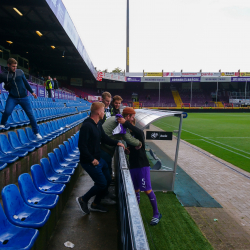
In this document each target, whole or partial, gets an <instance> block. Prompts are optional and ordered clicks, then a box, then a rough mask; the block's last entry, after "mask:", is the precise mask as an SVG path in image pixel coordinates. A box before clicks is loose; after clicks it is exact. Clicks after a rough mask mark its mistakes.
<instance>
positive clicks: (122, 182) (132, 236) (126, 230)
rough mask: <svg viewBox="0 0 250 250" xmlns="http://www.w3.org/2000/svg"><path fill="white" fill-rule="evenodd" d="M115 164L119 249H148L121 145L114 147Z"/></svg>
mask: <svg viewBox="0 0 250 250" xmlns="http://www.w3.org/2000/svg"><path fill="white" fill-rule="evenodd" d="M115 166H116V175H117V179H118V197H119V211H120V233H121V247H120V248H119V249H124V250H149V246H148V240H147V236H146V233H145V229H144V225H143V221H142V218H141V213H140V209H139V206H138V202H137V199H136V196H135V191H134V186H133V183H132V179H131V176H130V172H129V169H128V165H127V160H126V157H125V154H124V150H123V149H122V148H121V147H117V149H116V154H115Z"/></svg>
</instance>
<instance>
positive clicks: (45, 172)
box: [0, 132, 80, 250]
mask: <svg viewBox="0 0 250 250" xmlns="http://www.w3.org/2000/svg"><path fill="white" fill-rule="evenodd" d="M78 140H79V132H78V133H77V134H75V135H74V136H72V137H71V138H69V139H68V141H64V142H63V143H64V145H59V148H55V149H54V153H49V154H48V158H49V160H48V159H47V158H43V159H40V164H41V166H40V165H39V164H35V165H33V166H31V175H32V179H31V176H30V175H29V174H28V173H25V174H22V175H20V176H19V178H18V186H19V190H20V191H19V190H18V187H17V186H16V185H14V184H10V185H7V186H5V187H4V188H3V189H2V201H3V207H4V211H3V209H2V206H1V205H0V249H15V250H21V249H31V248H32V247H33V245H34V243H35V241H36V239H37V237H38V235H39V231H38V229H39V228H41V227H43V226H44V225H45V224H46V223H47V221H48V219H49V217H50V215H51V211H50V210H51V209H53V208H54V207H55V206H56V205H57V203H58V201H59V195H60V194H61V193H63V191H64V190H65V188H66V185H67V183H69V181H70V179H71V175H73V174H74V172H75V168H76V167H77V166H78V162H79V155H80V153H79V149H78V146H77V143H78ZM66 145H67V146H66ZM58 155H60V161H59V160H58ZM32 180H33V181H32Z"/></svg>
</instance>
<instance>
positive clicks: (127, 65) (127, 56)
mask: <svg viewBox="0 0 250 250" xmlns="http://www.w3.org/2000/svg"><path fill="white" fill-rule="evenodd" d="M126 40H127V42H126V72H129V0H127V37H126Z"/></svg>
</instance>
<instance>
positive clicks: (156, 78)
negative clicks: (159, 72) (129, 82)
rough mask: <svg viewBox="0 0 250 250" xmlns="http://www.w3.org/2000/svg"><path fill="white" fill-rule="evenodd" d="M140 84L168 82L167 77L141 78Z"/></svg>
mask: <svg viewBox="0 0 250 250" xmlns="http://www.w3.org/2000/svg"><path fill="white" fill-rule="evenodd" d="M141 82H170V78H169V77H142V78H141Z"/></svg>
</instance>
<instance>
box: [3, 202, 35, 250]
mask: <svg viewBox="0 0 250 250" xmlns="http://www.w3.org/2000/svg"><path fill="white" fill-rule="evenodd" d="M38 235H39V231H38V230H37V229H32V228H23V227H17V226H15V225H13V224H11V223H10V222H9V221H8V219H7V217H6V215H5V214H4V211H3V208H2V206H1V205H0V249H6V250H8V249H9V250H29V249H31V248H32V246H33V245H34V243H35V241H36V239H37V237H38Z"/></svg>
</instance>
